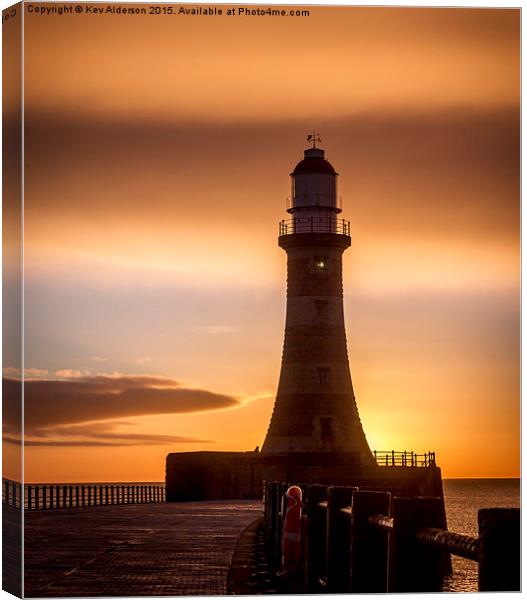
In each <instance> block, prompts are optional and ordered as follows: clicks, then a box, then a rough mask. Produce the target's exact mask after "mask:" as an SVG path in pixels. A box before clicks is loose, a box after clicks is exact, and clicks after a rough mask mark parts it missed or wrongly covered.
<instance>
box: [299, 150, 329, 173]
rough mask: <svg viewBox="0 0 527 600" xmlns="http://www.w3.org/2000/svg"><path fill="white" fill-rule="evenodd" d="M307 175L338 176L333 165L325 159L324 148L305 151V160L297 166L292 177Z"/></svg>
mask: <svg viewBox="0 0 527 600" xmlns="http://www.w3.org/2000/svg"><path fill="white" fill-rule="evenodd" d="M306 173H322V174H327V175H336V174H337V173H336V171H335V169H334V168H333V165H332V164H331V163H330V162H329V160H327V159H326V158H325V156H324V150H322V148H308V149H307V150H304V158H303V160H301V161H300V162H299V163H298V164H297V165H296V167H295V168H294V170H293V172H292V173H291V175H301V174H306Z"/></svg>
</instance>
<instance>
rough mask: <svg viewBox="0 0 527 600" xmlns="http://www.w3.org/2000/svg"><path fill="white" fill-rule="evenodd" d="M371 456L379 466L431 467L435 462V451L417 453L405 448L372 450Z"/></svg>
mask: <svg viewBox="0 0 527 600" xmlns="http://www.w3.org/2000/svg"><path fill="white" fill-rule="evenodd" d="M373 457H374V458H375V462H376V463H377V464H378V465H379V466H380V467H433V466H435V464H436V454H435V452H425V453H424V454H417V453H416V452H409V451H407V450H405V451H404V452H400V451H397V450H374V451H373Z"/></svg>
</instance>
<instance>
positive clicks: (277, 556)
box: [274, 483, 288, 569]
mask: <svg viewBox="0 0 527 600" xmlns="http://www.w3.org/2000/svg"><path fill="white" fill-rule="evenodd" d="M287 488H288V484H287V483H278V484H277V494H276V512H275V519H276V525H275V539H274V561H275V562H274V565H275V567H276V568H277V569H278V568H279V567H280V563H281V558H282V526H283V523H284V502H285V498H284V496H285V493H286V492H287Z"/></svg>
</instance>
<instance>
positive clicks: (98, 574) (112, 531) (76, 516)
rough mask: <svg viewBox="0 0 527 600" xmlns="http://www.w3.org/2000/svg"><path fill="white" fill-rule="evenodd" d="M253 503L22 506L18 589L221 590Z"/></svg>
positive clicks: (258, 507) (84, 592)
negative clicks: (31, 508)
mask: <svg viewBox="0 0 527 600" xmlns="http://www.w3.org/2000/svg"><path fill="white" fill-rule="evenodd" d="M261 515H262V503H261V502H260V501H253V500H246V501H240V500H235V501H215V502H185V503H177V504H173V503H169V504H136V505H119V506H97V507H90V508H81V509H75V508H74V509H58V510H48V511H35V512H26V515H25V570H26V577H25V595H26V596H27V597H60V596H182V595H200V596H204V595H222V594H226V592H227V588H226V582H227V573H228V569H229V565H230V561H231V557H232V553H233V550H234V547H235V544H236V541H237V539H238V537H239V535H240V533H241V532H242V531H243V529H244V528H245V527H247V525H249V524H250V523H251V522H252V521H254V520H255V519H257V518H258V517H260V516H261Z"/></svg>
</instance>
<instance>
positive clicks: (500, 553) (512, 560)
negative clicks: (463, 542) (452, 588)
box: [478, 508, 521, 592]
mask: <svg viewBox="0 0 527 600" xmlns="http://www.w3.org/2000/svg"><path fill="white" fill-rule="evenodd" d="M478 526H479V543H480V547H479V553H480V556H479V574H478V582H479V591H480V592H517V591H520V574H521V561H520V530H521V527H520V509H519V508H482V509H481V510H480V511H479V512H478Z"/></svg>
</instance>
